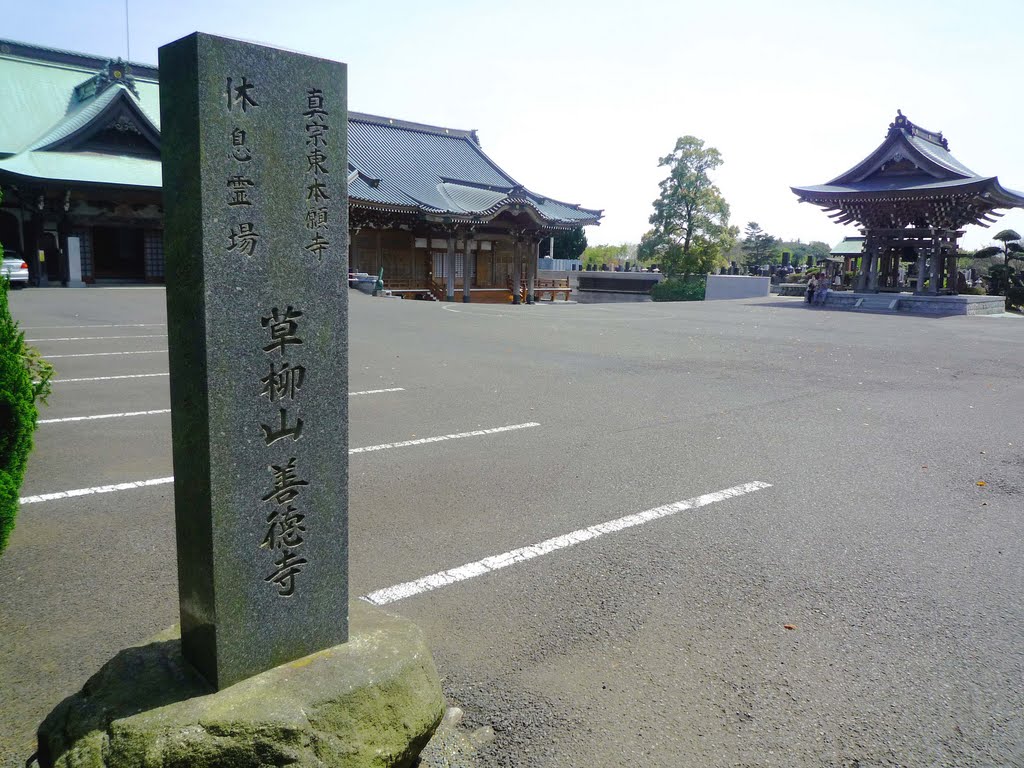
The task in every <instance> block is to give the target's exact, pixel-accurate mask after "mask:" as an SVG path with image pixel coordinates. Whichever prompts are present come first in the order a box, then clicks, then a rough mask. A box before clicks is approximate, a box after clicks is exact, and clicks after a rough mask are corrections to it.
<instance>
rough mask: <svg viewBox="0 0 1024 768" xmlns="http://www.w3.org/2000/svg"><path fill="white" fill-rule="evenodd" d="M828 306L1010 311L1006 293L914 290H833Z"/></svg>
mask: <svg viewBox="0 0 1024 768" xmlns="http://www.w3.org/2000/svg"><path fill="white" fill-rule="evenodd" d="M825 306H826V307H827V308H828V309H844V310H850V311H853V312H894V313H895V312H899V313H905V314H911V315H927V316H931V317H946V316H949V315H1001V314H1002V313H1003V312H1005V311H1006V307H1005V299H1004V297H1002V296H927V295H924V296H919V295H916V294H911V293H854V292H852V291H840V292H837V291H829V294H828V296H827V297H826V299H825Z"/></svg>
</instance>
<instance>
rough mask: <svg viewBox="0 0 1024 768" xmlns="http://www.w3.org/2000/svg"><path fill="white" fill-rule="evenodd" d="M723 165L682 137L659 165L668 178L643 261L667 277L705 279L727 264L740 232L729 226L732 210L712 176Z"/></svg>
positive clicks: (696, 143)
mask: <svg viewBox="0 0 1024 768" xmlns="http://www.w3.org/2000/svg"><path fill="white" fill-rule="evenodd" d="M721 164H722V155H721V153H719V151H718V150H717V149H715V148H714V147H705V146H704V142H703V141H702V140H701V139H698V138H696V137H694V136H683V137H681V138H680V139H678V140H677V141H676V146H675V149H674V150H673V151H672V153H671V154H669V155H666V156H665V157H662V158H660V159H659V161H658V167H659V168H668V169H669V174H668V176H667V177H666V178H665V180H664V181H662V182H661V184H660V185H659V187H660V189H661V193H660V194H659V195H658V198H657V199H656V200H655V201H654V213H652V214H651V217H650V223H651V225H652V229H651V230H650V231H648V232H647V233H646V234H645V235H644V236H643V239H642V240H641V241H640V247H639V249H638V252H637V256H638V257H639V258H640V259H642V260H643V261H648V262H657V263H658V264H660V265H661V269H662V271H663V272H665V273H667V274H668V275H677V274H682V273H686V272H693V273H707V272H710V271H712V270H714V268H715V267H716V266H718V265H719V264H721V263H722V262H723V259H722V254H723V252H725V251H727V250H729V248H730V247H731V246H732V244H733V242H734V241H735V238H736V235H737V234H738V230H737V229H736V228H735V227H730V226H729V204H728V203H727V202H726V201H725V198H724V197H722V193H721V191H720V190H719V189H718V187H717V186H715V184H714V182H712V181H711V177H710V175H709V174H710V172H711V171H713V170H715V169H716V168H718V167H719V166H720V165H721Z"/></svg>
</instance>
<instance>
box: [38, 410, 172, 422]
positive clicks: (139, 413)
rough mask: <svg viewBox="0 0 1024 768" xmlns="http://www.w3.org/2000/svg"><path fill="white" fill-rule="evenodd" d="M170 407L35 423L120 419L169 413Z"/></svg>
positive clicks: (44, 420) (70, 417)
mask: <svg viewBox="0 0 1024 768" xmlns="http://www.w3.org/2000/svg"><path fill="white" fill-rule="evenodd" d="M170 412H171V409H170V408H161V409H160V410H158V411H126V412H125V413H97V414H96V415H95V416H68V417H67V418H64V419H40V420H39V421H37V422H36V424H60V423H63V422H65V421H92V420H93V419H120V418H123V417H125V416H154V415H156V414H158V413H170Z"/></svg>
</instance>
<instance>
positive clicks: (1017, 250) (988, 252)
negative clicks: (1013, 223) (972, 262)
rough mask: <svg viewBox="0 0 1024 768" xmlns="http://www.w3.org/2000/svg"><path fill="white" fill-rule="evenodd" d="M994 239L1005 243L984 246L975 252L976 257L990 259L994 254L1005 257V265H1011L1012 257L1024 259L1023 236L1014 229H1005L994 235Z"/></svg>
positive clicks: (1019, 259)
mask: <svg viewBox="0 0 1024 768" xmlns="http://www.w3.org/2000/svg"><path fill="white" fill-rule="evenodd" d="M992 239H993V240H998V241H999V242H1001V243H1002V244H1003V245H1002V247H1000V246H998V245H990V246H988V247H986V248H982V249H981V250H979V251H978V252H977V253H975V254H974V258H976V259H990V258H992V257H994V256H1002V257H1003V266H1009V263H1010V259H1017V260H1018V261H1024V244H1022V243H1021V240H1022V239H1024V238H1021V236H1020V235H1019V234H1018V233H1017V232H1016V230H1013V229H1004V230H1003V231H1002V232H997V233H996V234H994V235H993V236H992Z"/></svg>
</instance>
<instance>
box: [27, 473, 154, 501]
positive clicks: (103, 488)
mask: <svg viewBox="0 0 1024 768" xmlns="http://www.w3.org/2000/svg"><path fill="white" fill-rule="evenodd" d="M173 482H174V478H173V477H158V478H155V479H153V480H138V481H136V482H134V483H118V484H117V485H98V486H96V487H95V488H76V489H75V490H73V491H57V492H56V493H41V494H39V495H38V496H22V497H21V498H20V499H19V501H20V502H21V503H22V504H38V503H39V502H40V501H53V500H55V499H71V498H74V497H76V496H91V495H92V494H94V493H113V492H114V491H130V490H132V489H133V488H146V487H148V486H150V485H164V484H165V483H173Z"/></svg>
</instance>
